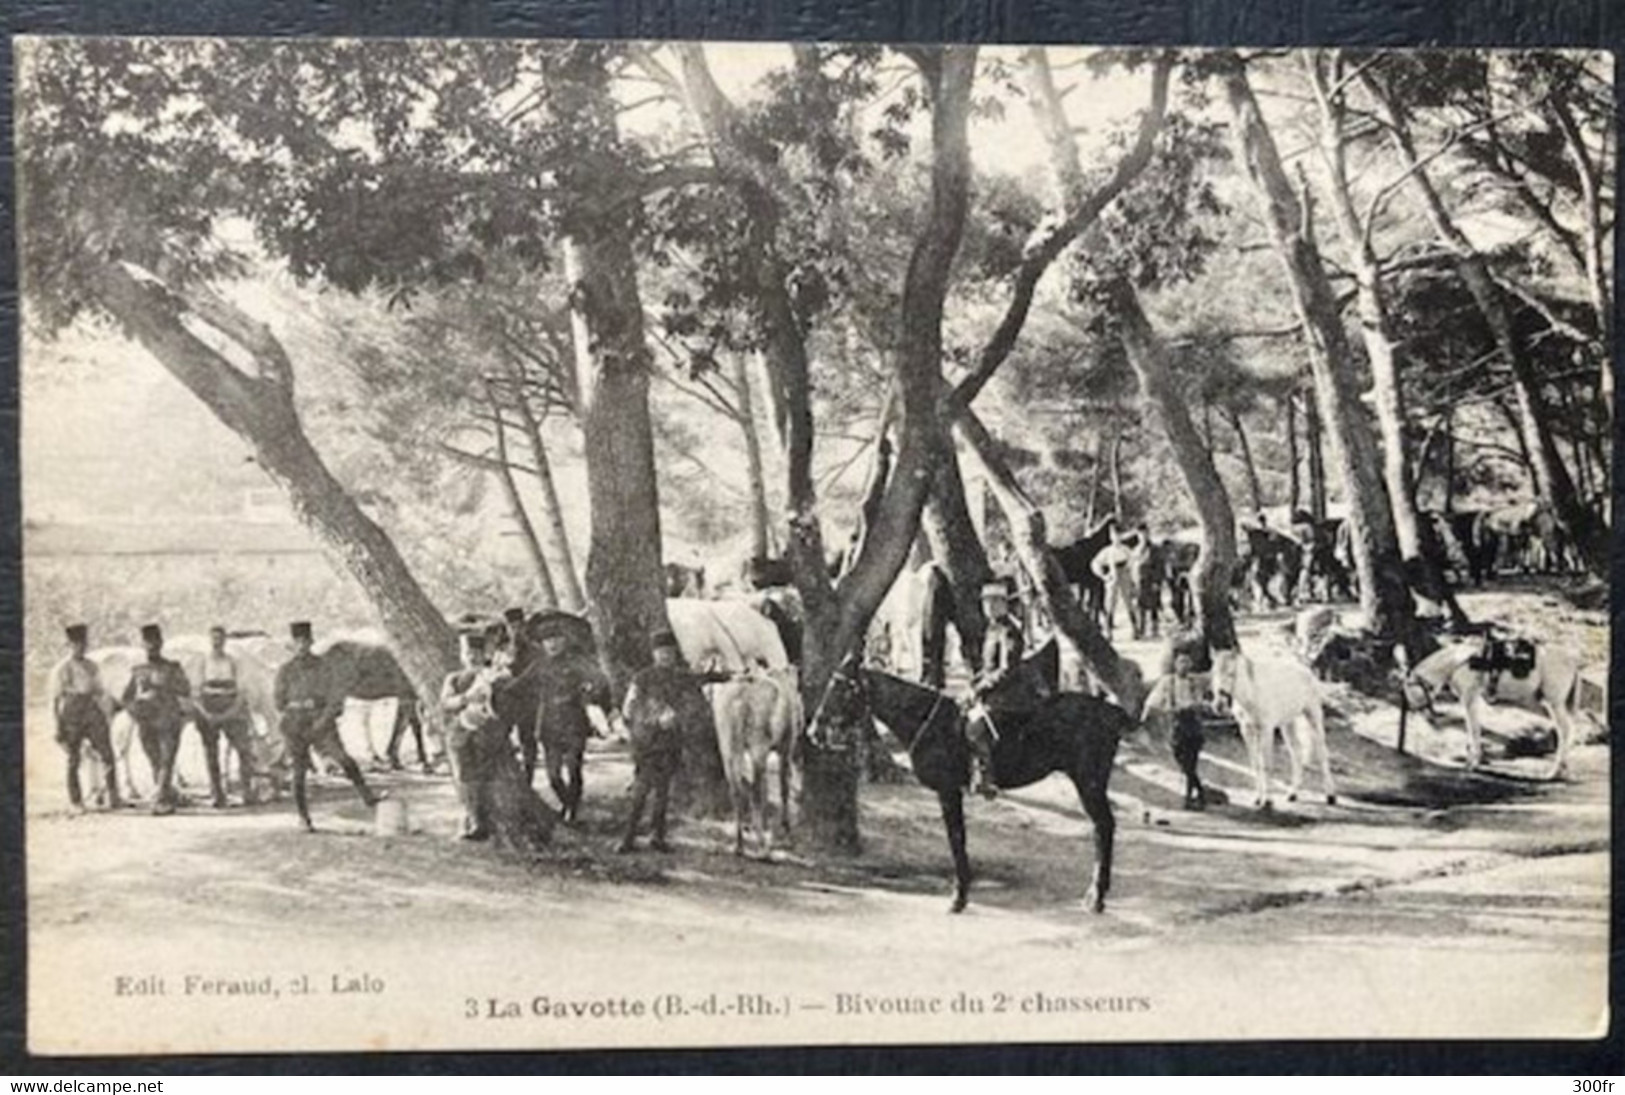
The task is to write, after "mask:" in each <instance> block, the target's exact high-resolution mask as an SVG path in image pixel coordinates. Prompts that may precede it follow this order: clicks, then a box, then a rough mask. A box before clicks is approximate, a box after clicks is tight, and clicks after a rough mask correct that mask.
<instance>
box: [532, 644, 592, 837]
mask: <svg viewBox="0 0 1625 1095" xmlns="http://www.w3.org/2000/svg"><path fill="white" fill-rule="evenodd" d="M569 627H570V625H569V624H568V623H567V622H566V620H565V619H563V618H560V619H557V620H554V621H550V622H548V623H547V624H545V625H544V626H543V627H542V628H540V631H541V643H542V656H541V657H540V658H538V659H536V661H535V663H534V664H533V665H532V666H531V668H530V669H529V670H528V672H531V673H533V674H534V680H535V689H536V700H537V703H536V712H537V715H536V733H537V735H538V737H539V738H540V739H541V745H542V747H543V748H544V749H545V750H546V753H547V781H548V783H549V785H551V786H552V788H553V794H554V795H556V796H557V797H558V800H559V806H560V813H561V814H562V817H563V820H565V821H566V822H570V821H574V820H575V817H576V812H577V810H578V809H579V808H580V805H581V791H582V787H581V768H582V760H583V755H584V752H585V750H586V746H587V739H588V738H590V737H592V735H593V734H594V732H597V733H599V734H601V735H603V736H606V737H607V736H608V731H609V725H608V722H607V717H606V715H607V712H609V711H610V710H612V700H611V690H610V686H609V678H607V677H605V676H604V674H603V671H602V670H600V669H599V668H598V665H597V663H596V662H594V661H593V660H592V659H591V658H590V657H588V656H587V655H586V652H585V651H575V650H572V649H571V637H570V630H569ZM533 764H534V760H533V759H532V756H529V755H527V757H526V771H525V774H526V777H527V778H529V776H530V775H531V773H532V772H533V771H534V769H533V768H532V767H531V765H533Z"/></svg>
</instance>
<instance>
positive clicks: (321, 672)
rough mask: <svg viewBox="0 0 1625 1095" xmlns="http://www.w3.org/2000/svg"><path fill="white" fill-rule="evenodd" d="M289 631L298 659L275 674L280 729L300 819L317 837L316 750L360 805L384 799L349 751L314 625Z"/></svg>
mask: <svg viewBox="0 0 1625 1095" xmlns="http://www.w3.org/2000/svg"><path fill="white" fill-rule="evenodd" d="M288 631H289V634H290V635H291V636H292V637H293V642H294V646H295V648H296V649H295V653H294V656H293V657H292V658H290V659H289V660H288V662H287V663H286V664H285V665H283V666H282V668H281V669H278V670H277V673H276V689H275V702H276V708H277V711H278V712H280V718H279V719H278V729H280V730H281V732H282V737H283V740H284V741H286V742H287V743H288V752H289V754H291V756H292V759H293V801H294V805H295V806H297V807H298V808H299V820H300V822H301V823H302V824H303V825H304V827H305V831H306V832H310V833H314V832H315V831H316V826H315V825H313V824H312V823H311V820H310V806H309V804H308V803H307V802H306V799H305V775H306V772H307V770H308V769H309V768H310V766H311V759H310V751H311V750H312V749H315V750H316V751H317V752H319V753H321V754H323V755H324V756H326V757H328V758H329V759H330V760H333V761H336V762H337V763H338V765H339V767H341V768H343V769H344V774H345V776H347V777H348V778H349V780H350V782H351V783H352V784H354V785H355V789H356V792H357V793H358V794H360V795H361V801H362V802H364V803H366V804H367V805H368V806H376V805H377V804H378V802H379V801H380V800H381V799H382V798H383V795H380V794H374V793H373V791H372V789H371V788H369V787H368V786H367V781H366V779H365V778H363V777H362V775H361V769H360V768H359V767H358V766H357V765H356V762H355V761H354V760H353V759H352V758H351V757H350V754H349V753H347V752H345V749H344V741H343V739H341V738H340V737H339V725H338V719H339V715H340V714H342V713H343V711H344V697H343V696H334V695H332V687H331V685H330V683H329V681H328V679H327V667H326V666H324V665H323V664H322V660H321V659H320V658H318V657H317V656H316V655H315V654H313V653H311V645H312V639H311V628H310V624H308V623H306V622H304V621H300V622H298V623H295V624H292V625H290V627H289V629H288Z"/></svg>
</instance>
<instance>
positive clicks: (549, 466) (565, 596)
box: [518, 386, 587, 613]
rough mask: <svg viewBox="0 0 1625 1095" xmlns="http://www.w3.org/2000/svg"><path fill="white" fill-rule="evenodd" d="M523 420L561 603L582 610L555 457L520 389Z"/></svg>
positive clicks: (583, 601)
mask: <svg viewBox="0 0 1625 1095" xmlns="http://www.w3.org/2000/svg"><path fill="white" fill-rule="evenodd" d="M518 403H519V422H520V424H521V425H522V426H524V428H525V440H526V442H528V443H529V445H530V455H531V460H532V463H533V464H535V466H536V483H537V486H538V487H539V488H540V489H541V492H542V537H543V540H544V541H545V542H544V543H543V545H542V551H543V553H544V554H545V555H546V556H547V557H548V558H549V559H550V561H551V564H552V568H553V573H554V577H556V578H557V579H558V594H559V604H560V606H561V607H563V608H564V609H565V611H567V612H577V613H579V612H582V611H583V610H585V609H586V607H587V599H586V598H585V597H584V596H582V593H581V579H580V577H579V576H578V575H577V574H576V561H575V553H574V552H573V551H571V550H570V534H569V532H568V531H567V530H566V529H565V527H564V509H563V507H561V506H560V505H559V489H558V485H557V484H556V483H555V482H554V480H553V461H552V460H550V459H549V458H548V455H547V440H546V439H545V438H544V437H542V421H541V419H540V418H539V417H538V416H537V414H536V411H535V409H534V408H532V407H531V405H530V400H529V399H527V398H526V397H525V393H524V388H523V386H520V391H519V400H518Z"/></svg>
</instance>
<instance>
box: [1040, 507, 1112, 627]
mask: <svg viewBox="0 0 1625 1095" xmlns="http://www.w3.org/2000/svg"><path fill="white" fill-rule="evenodd" d="M1116 527H1117V517H1116V516H1115V515H1112V516H1108V517H1107V518H1106V519H1105V520H1103V521H1101V522H1100V524H1098V525H1096V526H1095V527H1094V528H1093V529H1091V530H1090V531H1089V532H1087V533H1085V534H1084V535H1082V536H1080V537H1078V539H1076V540H1074V541H1073V542H1072V543H1070V544H1067V545H1066V546H1065V547H1057V548H1051V549H1050V550H1051V551H1052V552H1053V553H1054V555H1055V562H1056V563H1057V564H1059V565H1060V568H1061V573H1062V574H1065V575H1066V580H1067V581H1068V582H1070V583H1071V584H1072V585H1075V586H1077V587H1078V593H1079V596H1080V599H1081V600H1082V601H1083V609H1084V611H1085V612H1087V613H1089V618H1090V619H1092V620H1098V619H1100V614H1101V612H1102V611H1104V610H1105V607H1106V585H1105V583H1104V582H1102V581H1101V580H1100V578H1099V576H1097V575H1096V574H1095V572H1094V570H1093V569H1091V567H1090V564H1091V563H1093V562H1094V561H1095V556H1096V555H1099V554H1100V553H1101V551H1102V550H1103V549H1104V548H1105V547H1106V545H1107V544H1110V543H1111V542H1112V530H1113V529H1115V528H1116Z"/></svg>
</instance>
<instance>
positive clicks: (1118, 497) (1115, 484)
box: [1111, 423, 1123, 525]
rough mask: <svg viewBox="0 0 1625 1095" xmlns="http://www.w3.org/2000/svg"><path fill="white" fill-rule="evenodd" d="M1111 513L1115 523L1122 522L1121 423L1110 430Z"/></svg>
mask: <svg viewBox="0 0 1625 1095" xmlns="http://www.w3.org/2000/svg"><path fill="white" fill-rule="evenodd" d="M1111 452H1112V457H1111V459H1112V513H1113V515H1115V516H1116V518H1117V523H1118V524H1119V525H1121V524H1122V523H1123V428H1122V425H1121V423H1119V425H1118V426H1117V427H1116V428H1115V429H1114V430H1113V431H1112V450H1111Z"/></svg>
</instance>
